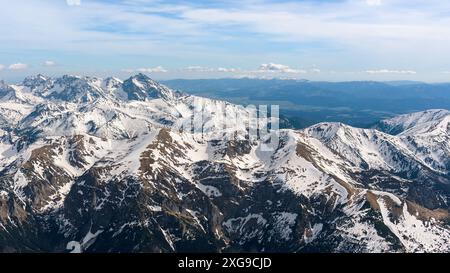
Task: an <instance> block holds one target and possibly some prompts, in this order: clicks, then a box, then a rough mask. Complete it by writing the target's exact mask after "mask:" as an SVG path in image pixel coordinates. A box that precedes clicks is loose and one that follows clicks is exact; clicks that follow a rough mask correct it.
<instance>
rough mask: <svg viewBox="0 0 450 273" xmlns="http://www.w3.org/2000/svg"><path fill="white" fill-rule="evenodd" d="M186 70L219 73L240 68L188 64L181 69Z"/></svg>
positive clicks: (236, 70) (231, 71) (230, 71)
mask: <svg viewBox="0 0 450 273" xmlns="http://www.w3.org/2000/svg"><path fill="white" fill-rule="evenodd" d="M181 70H182V71H186V72H206V73H208V72H219V73H233V72H238V71H240V69H239V68H226V67H217V68H213V67H203V66H188V67H185V68H182V69H181Z"/></svg>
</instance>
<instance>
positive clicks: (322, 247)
mask: <svg viewBox="0 0 450 273" xmlns="http://www.w3.org/2000/svg"><path fill="white" fill-rule="evenodd" d="M233 82H234V80H223V81H219V80H218V81H208V82H206V83H205V82H197V83H196V84H198V85H202V84H206V85H211V84H212V83H214V84H216V89H214V90H222V91H217V92H219V93H218V94H219V96H220V97H221V96H225V95H226V96H230V97H231V98H234V100H236V99H237V97H238V95H239V94H240V92H241V90H243V89H245V90H246V91H245V92H244V93H242V94H241V96H242V97H248V98H251V99H249V100H248V101H255V102H256V101H259V99H260V98H261V99H262V100H263V99H264V98H265V97H267V96H269V97H270V98H273V100H270V101H278V100H283V101H295V100H297V99H298V100H303V99H305V98H309V102H310V103H311V104H313V103H319V102H321V100H322V99H324V98H331V100H329V101H328V102H325V101H322V102H321V103H322V104H321V105H322V106H323V107H326V105H324V104H329V107H331V108H333V107H337V108H339V107H344V106H343V105H345V104H346V103H347V102H348V100H350V101H351V103H352V104H353V103H354V104H357V103H361V104H364V105H366V106H367V105H373V107H381V108H383V107H384V108H385V109H391V110H392V112H394V109H395V107H396V105H399V104H402V103H401V101H403V104H402V105H403V106H404V107H406V106H407V105H408V103H410V102H415V104H414V105H415V106H414V107H418V105H422V106H423V107H425V106H426V105H429V106H433V105H436V104H438V99H436V98H439V100H440V103H442V105H444V104H446V103H448V99H449V98H450V94H446V93H445V92H444V90H445V88H447V87H446V86H439V85H436V86H429V85H420V84H419V85H416V84H414V85H412V86H408V88H404V87H403V86H404V85H396V86H393V85H387V84H384V83H310V82H281V81H254V80H246V81H241V82H239V86H240V87H239V88H237V89H236V88H234V87H233ZM175 83H177V82H176V81H173V82H171V85H172V86H174V85H175ZM178 83H180V82H178ZM192 83H195V82H192ZM229 83H232V84H231V85H229ZM183 84H184V83H183ZM227 86H228V87H227ZM270 86H271V87H270ZM298 86H302V87H304V89H302V90H300V91H299V90H298V89H297V88H298ZM269 87H270V88H269ZM331 87H332V88H331ZM381 87H382V89H380V88H381ZM211 88H212V87H211ZM403 88H404V89H403ZM186 89H190V88H186ZM199 90H206V89H205V88H199ZM211 90H213V89H211ZM424 90H427V91H426V92H425V91H424ZM188 91H189V90H188ZM207 92H209V91H205V93H207ZM211 92H212V91H211ZM214 92H216V91H214ZM371 92H373V93H374V94H370V93H371ZM396 92H399V93H396ZM200 93H202V92H200ZM264 94H266V95H264ZM339 97H340V99H337V100H334V99H335V98H339ZM418 98H420V99H418ZM427 98H428V99H427ZM416 99H417V100H416ZM243 101H244V99H243ZM387 101H393V103H391V104H389V103H387ZM394 102H395V103H394ZM427 103H430V104H427ZM198 104H201V105H202V107H204V108H205V109H209V110H211V111H212V112H215V110H216V109H226V110H227V112H229V113H234V114H245V111H247V110H246V109H245V108H242V107H239V106H237V105H235V104H231V103H229V102H225V101H222V100H214V99H208V98H203V97H199V96H193V95H188V94H186V93H183V92H179V91H174V90H172V89H170V88H168V87H166V86H164V85H162V84H160V83H158V82H156V81H153V80H152V79H150V78H149V77H147V76H146V75H143V74H139V75H136V76H133V77H131V78H129V79H127V80H125V81H122V80H119V79H116V78H106V79H99V78H95V77H75V76H63V77H60V78H55V79H53V78H49V77H45V76H42V75H38V76H34V77H29V78H27V79H25V80H24V81H23V83H21V84H18V85H8V84H6V83H3V82H1V83H0V125H1V127H0V251H1V252H199V251H202V252H449V251H450V216H449V208H450V112H449V111H447V110H439V109H437V110H426V111H420V112H416V113H411V114H406V115H400V116H396V117H393V118H390V119H386V120H382V121H380V122H377V123H375V122H374V123H373V126H372V128H366V129H361V128H356V127H352V126H349V125H345V124H343V123H339V122H322V123H318V124H314V125H312V126H309V127H306V128H304V129H301V130H294V129H281V130H279V131H276V132H275V131H274V132H271V134H270V135H269V136H268V137H275V136H277V137H279V141H278V143H277V144H276V145H275V146H273V150H264V149H262V147H263V145H264V144H266V143H267V142H268V139H264V138H261V139H249V138H245V137H244V138H242V137H240V136H241V135H242V134H245V132H246V131H247V130H249V127H251V125H250V123H245V122H244V123H243V124H249V125H248V127H246V126H244V127H240V126H236V127H235V128H231V130H226V131H224V130H223V128H222V127H221V126H220V124H221V123H220V121H219V118H220V117H219V116H216V115H212V116H210V117H208V119H204V120H201V123H200V124H197V125H200V127H201V128H202V131H201V132H200V133H198V132H195V131H192V132H191V131H183V130H175V129H173V128H174V125H175V124H178V123H182V124H183V123H190V122H196V120H195V107H194V106H195V105H198ZM379 104H385V105H382V106H381V105H379ZM405 105H406V106H405ZM366 106H360V108H358V109H361V111H363V110H362V109H364V107H366ZM355 107H357V106H355ZM411 107H413V105H412V106H411ZM442 108H445V107H442ZM377 109H378V108H377ZM402 109H406V108H402ZM374 111H375V110H374ZM380 111H381V110H380ZM395 111H403V110H395ZM388 115H391V113H390V114H388Z"/></svg>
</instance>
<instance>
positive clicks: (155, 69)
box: [123, 66, 169, 73]
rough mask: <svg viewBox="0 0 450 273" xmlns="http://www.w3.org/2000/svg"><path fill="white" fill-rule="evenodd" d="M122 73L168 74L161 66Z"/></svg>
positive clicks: (127, 70) (126, 70) (125, 70)
mask: <svg viewBox="0 0 450 273" xmlns="http://www.w3.org/2000/svg"><path fill="white" fill-rule="evenodd" d="M123 71H124V72H127V73H134V72H140V73H166V72H169V71H168V70H167V69H165V68H164V67H162V66H157V67H151V68H137V69H124V70H123Z"/></svg>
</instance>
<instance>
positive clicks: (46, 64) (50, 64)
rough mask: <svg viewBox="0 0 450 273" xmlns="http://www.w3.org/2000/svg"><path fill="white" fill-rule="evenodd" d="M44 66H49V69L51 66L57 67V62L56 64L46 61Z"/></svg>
mask: <svg viewBox="0 0 450 273" xmlns="http://www.w3.org/2000/svg"><path fill="white" fill-rule="evenodd" d="M43 65H44V66H47V67H51V66H55V65H56V62H54V61H45V62H44V64H43Z"/></svg>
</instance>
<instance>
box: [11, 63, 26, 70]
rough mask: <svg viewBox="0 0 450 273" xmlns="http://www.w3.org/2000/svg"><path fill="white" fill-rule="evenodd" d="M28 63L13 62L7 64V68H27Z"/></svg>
mask: <svg viewBox="0 0 450 273" xmlns="http://www.w3.org/2000/svg"><path fill="white" fill-rule="evenodd" d="M27 68H28V65H27V64H23V63H15V64H11V65H9V66H8V69H9V70H24V69H27Z"/></svg>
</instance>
